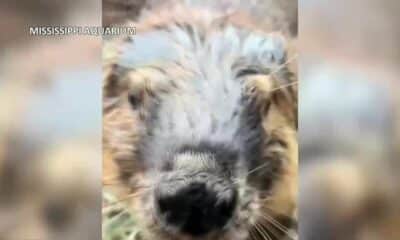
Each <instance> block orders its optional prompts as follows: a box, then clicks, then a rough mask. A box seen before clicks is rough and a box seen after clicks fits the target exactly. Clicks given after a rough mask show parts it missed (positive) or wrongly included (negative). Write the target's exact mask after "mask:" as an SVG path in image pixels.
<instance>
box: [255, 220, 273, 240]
mask: <svg viewBox="0 0 400 240" xmlns="http://www.w3.org/2000/svg"><path fill="white" fill-rule="evenodd" d="M254 226H255V227H256V228H257V230H258V231H259V233H260V234H261V235H262V236H263V237H264V239H268V240H272V239H271V237H270V236H269V234H268V233H266V232H265V231H264V229H263V228H262V227H260V224H259V223H256V224H255V225H254Z"/></svg>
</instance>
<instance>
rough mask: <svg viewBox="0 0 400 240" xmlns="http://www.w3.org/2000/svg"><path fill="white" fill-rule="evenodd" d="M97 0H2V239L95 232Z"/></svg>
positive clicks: (97, 235) (96, 235) (45, 239)
mask: <svg viewBox="0 0 400 240" xmlns="http://www.w3.org/2000/svg"><path fill="white" fill-rule="evenodd" d="M101 13H102V12H101V2H100V1H97V0H85V1H76V0H72V1H54V0H41V1H31V0H20V1H11V0H10V1H8V0H5V1H1V3H0V27H1V29H2V34H0V239H4V240H28V239H38V240H39V239H40V240H53V239H59V240H72V239H74V240H76V239H85V240H86V239H88V240H92V239H93V240H98V239H101V165H102V161H101V158H102V157H101V128H102V127H101V41H102V39H101V36H35V37H34V36H30V35H29V26H60V25H61V26H63V25H73V26H101Z"/></svg>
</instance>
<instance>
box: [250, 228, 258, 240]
mask: <svg viewBox="0 0 400 240" xmlns="http://www.w3.org/2000/svg"><path fill="white" fill-rule="evenodd" d="M249 233H250V238H251V240H258V239H259V236H258V235H257V232H255V230H254V228H253V227H251V228H250V231H249Z"/></svg>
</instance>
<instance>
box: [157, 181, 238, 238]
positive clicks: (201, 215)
mask: <svg viewBox="0 0 400 240" xmlns="http://www.w3.org/2000/svg"><path fill="white" fill-rule="evenodd" d="M193 179H196V180H191V179H184V180H182V179H181V180H180V181H179V180H178V181H173V180H172V181H167V182H165V181H164V182H162V183H160V184H159V186H158V188H157V189H156V195H155V196H156V198H155V199H156V203H155V204H156V208H157V210H158V211H157V214H158V215H159V218H160V219H161V221H163V223H164V225H165V226H167V227H173V228H174V229H177V230H178V231H180V232H181V233H184V234H188V235H191V236H201V235H205V234H207V233H210V232H212V231H214V230H220V229H222V228H223V227H224V226H225V225H226V224H227V223H228V222H229V220H230V219H231V218H232V216H233V213H234V210H235V206H236V202H237V199H236V198H237V191H236V189H235V188H234V187H233V186H231V185H230V184H228V183H227V182H225V181H224V180H221V179H220V180H212V179H213V178H212V177H211V178H203V179H204V180H203V181H201V180H200V181H199V179H198V178H193Z"/></svg>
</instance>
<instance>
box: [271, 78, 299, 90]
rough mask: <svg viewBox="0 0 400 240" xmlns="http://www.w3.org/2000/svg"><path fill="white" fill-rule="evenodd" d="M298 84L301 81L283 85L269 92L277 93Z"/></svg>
mask: <svg viewBox="0 0 400 240" xmlns="http://www.w3.org/2000/svg"><path fill="white" fill-rule="evenodd" d="M298 83H299V81H295V82H291V83H288V84H283V85H281V86H279V87H276V88H273V89H271V90H269V92H275V91H277V90H279V89H284V88H287V87H290V86H293V85H296V84H298Z"/></svg>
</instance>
